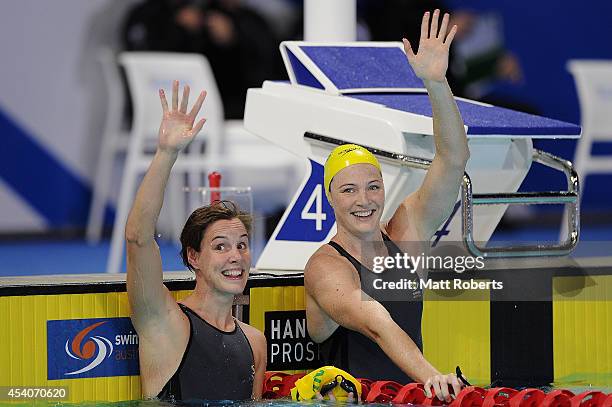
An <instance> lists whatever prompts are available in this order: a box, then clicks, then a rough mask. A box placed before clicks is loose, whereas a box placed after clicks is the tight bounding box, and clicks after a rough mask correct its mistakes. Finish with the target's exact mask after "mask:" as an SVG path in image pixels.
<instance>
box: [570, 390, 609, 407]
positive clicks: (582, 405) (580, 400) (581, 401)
mask: <svg viewBox="0 0 612 407" xmlns="http://www.w3.org/2000/svg"><path fill="white" fill-rule="evenodd" d="M605 400H606V395H605V394H604V393H602V392H600V391H585V392H583V393H580V394H577V395H575V396H574V397H572V398H571V399H570V403H571V404H570V405H571V407H601V406H603V405H604V401H605Z"/></svg>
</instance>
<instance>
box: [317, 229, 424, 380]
mask: <svg viewBox="0 0 612 407" xmlns="http://www.w3.org/2000/svg"><path fill="white" fill-rule="evenodd" d="M383 241H384V244H385V246H386V247H387V251H388V254H389V256H395V255H396V254H398V253H399V254H402V255H403V253H402V252H401V250H400V249H399V248H398V247H397V245H396V244H395V243H393V242H392V241H391V239H389V237H388V236H386V235H385V234H384V233H383ZM329 244H330V245H331V246H332V247H333V248H334V249H336V250H337V251H338V253H340V255H341V256H343V257H345V258H346V259H348V260H349V261H350V262H351V263H352V264H353V266H354V267H355V268H356V269H357V272H358V273H359V278H360V280H361V290H362V291H363V292H365V293H366V294H368V295H369V296H370V297H372V298H373V299H375V300H377V301H378V302H379V303H381V304H382V305H383V306H384V307H385V308H386V309H387V311H389V314H390V315H391V318H393V321H395V323H397V324H398V325H399V327H400V328H402V329H403V330H404V332H406V333H407V334H408V336H410V338H411V339H412V340H413V341H414V343H415V344H416V345H417V346H418V348H419V349H420V350H421V351H422V350H423V340H422V338H421V316H422V313H423V301H422V297H423V294H422V291H421V290H420V289H418V288H417V289H414V290H409V289H405V290H394V291H393V292H390V291H389V290H387V291H383V292H381V291H377V290H374V289H373V286H374V280H375V279H379V278H382V279H383V280H384V281H401V280H402V279H411V280H414V281H418V280H417V279H418V277H417V275H416V274H410V273H408V272H407V271H406V270H405V269H396V268H394V269H387V270H385V271H384V272H383V273H382V274H377V273H374V272H372V271H370V270H369V269H368V268H366V267H365V266H363V265H362V264H361V263H360V262H359V261H358V260H357V259H355V258H354V257H353V256H351V255H350V254H349V253H348V252H347V251H346V250H344V248H342V246H340V245H339V244H338V243H336V242H329ZM417 287H418V286H417ZM399 297H401V301H399V300H400V298H399ZM319 349H320V355H321V359H322V361H323V362H324V363H325V364H327V365H333V366H336V367H338V368H340V369H343V370H346V371H347V372H349V373H350V374H352V375H353V376H355V377H362V378H368V379H372V380H394V381H396V382H398V383H401V384H405V383H409V382H411V381H412V379H411V378H410V377H408V376H407V375H406V374H405V373H404V372H402V371H401V370H400V369H399V368H398V367H397V366H396V365H395V364H394V363H393V362H392V361H391V359H389V357H387V355H386V354H385V353H384V352H383V351H382V350H381V349H380V347H379V346H378V344H376V343H375V342H373V341H372V340H370V339H369V338H368V337H366V336H365V335H362V334H361V333H359V332H356V331H352V330H350V329H346V328H344V327H343V326H339V327H338V328H337V329H336V330H335V331H334V332H333V333H332V335H331V336H330V337H329V338H327V339H326V340H325V341H324V342H323V343H321V344H320V347H319Z"/></svg>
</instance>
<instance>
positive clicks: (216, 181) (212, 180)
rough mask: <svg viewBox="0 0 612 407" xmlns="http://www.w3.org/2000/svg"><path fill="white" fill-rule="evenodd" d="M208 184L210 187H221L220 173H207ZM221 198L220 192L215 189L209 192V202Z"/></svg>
mask: <svg viewBox="0 0 612 407" xmlns="http://www.w3.org/2000/svg"><path fill="white" fill-rule="evenodd" d="M208 186H209V187H210V188H219V187H221V174H219V173H218V172H217V171H213V172H211V173H210V174H208ZM220 200H221V192H219V191H215V192H212V191H211V192H210V203H211V204H212V203H214V202H217V201H220Z"/></svg>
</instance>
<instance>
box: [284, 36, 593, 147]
mask: <svg viewBox="0 0 612 407" xmlns="http://www.w3.org/2000/svg"><path fill="white" fill-rule="evenodd" d="M281 51H282V53H283V56H284V58H285V65H286V67H287V71H288V73H289V78H290V79H291V83H293V84H298V85H303V86H308V87H314V88H318V89H322V90H324V91H326V92H327V93H331V94H334V95H345V96H348V97H352V98H356V99H360V100H363V101H367V102H373V103H378V104H380V105H383V106H386V107H388V108H389V109H394V110H399V111H402V112H408V113H413V114H418V115H422V116H427V117H431V116H432V112H431V104H430V103H429V97H428V96H427V94H426V89H425V88H424V86H423V82H422V81H421V80H420V79H419V78H418V77H417V76H416V75H415V73H414V71H413V70H412V67H411V66H410V64H409V63H408V60H407V58H406V54H405V53H404V50H403V46H402V44H401V43H399V42H397V43H391V42H388V43H366V42H357V43H344V44H311V43H306V42H292V41H287V42H284V43H283V44H281ZM457 105H458V107H459V111H460V112H461V116H462V118H463V121H464V123H465V125H466V126H467V127H468V130H467V133H468V134H469V135H478V136H485V135H491V136H512V137H521V136H522V137H537V138H577V137H580V133H581V128H580V126H577V125H575V124H572V123H566V122H562V121H559V120H554V119H548V118H545V117H541V116H535V115H531V114H527V113H522V112H517V111H514V110H510V109H504V108H500V107H496V106H487V105H484V104H482V103H477V102H471V101H469V100H464V99H457Z"/></svg>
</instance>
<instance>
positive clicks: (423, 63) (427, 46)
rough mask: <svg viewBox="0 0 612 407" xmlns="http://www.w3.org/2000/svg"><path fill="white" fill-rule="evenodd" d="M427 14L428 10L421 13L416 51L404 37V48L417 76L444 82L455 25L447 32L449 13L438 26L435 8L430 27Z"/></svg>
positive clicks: (437, 12)
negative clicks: (421, 20) (419, 38)
mask: <svg viewBox="0 0 612 407" xmlns="http://www.w3.org/2000/svg"><path fill="white" fill-rule="evenodd" d="M429 15H430V13H429V11H428V12H426V13H425V14H424V15H423V22H422V23H421V40H420V42H419V50H418V52H417V53H416V54H415V53H414V51H413V50H412V46H411V45H410V42H409V41H408V40H407V39H405V38H404V39H403V42H404V50H405V51H406V56H407V57H408V62H410V65H411V66H412V69H413V70H414V72H415V73H416V75H417V76H418V77H419V78H421V79H423V80H432V81H436V82H444V79H445V77H446V70H447V68H448V50H449V48H450V44H451V42H452V41H453V38H454V37H455V33H456V32H457V26H456V25H454V26H453V27H452V28H451V29H450V31H449V32H448V34H447V29H448V20H449V15H448V14H444V17H443V18H442V23H441V24H440V26H438V19H439V16H440V10H436V11H434V13H433V17H432V19H431V29H430V24H429Z"/></svg>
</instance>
